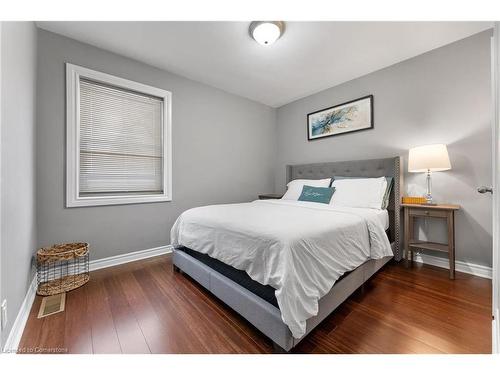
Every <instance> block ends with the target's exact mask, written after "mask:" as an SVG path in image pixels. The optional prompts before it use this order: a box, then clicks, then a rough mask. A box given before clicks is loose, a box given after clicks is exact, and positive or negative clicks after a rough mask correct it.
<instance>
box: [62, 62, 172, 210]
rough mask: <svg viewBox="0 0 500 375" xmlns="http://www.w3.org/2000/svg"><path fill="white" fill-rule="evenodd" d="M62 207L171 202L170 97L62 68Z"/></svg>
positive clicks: (70, 67)
mask: <svg viewBox="0 0 500 375" xmlns="http://www.w3.org/2000/svg"><path fill="white" fill-rule="evenodd" d="M66 88H67V99H66V100H67V161H66V162H67V178H66V206H67V207H79V206H100V205H111V204H127V203H144V202H163V201H170V200H172V147H171V144H172V137H171V120H170V119H171V94H170V92H168V91H165V90H161V89H158V88H155V87H151V86H146V85H143V84H140V83H137V82H133V81H129V80H126V79H122V78H118V77H114V76H111V75H108V74H104V73H100V72H96V71H93V70H90V69H86V68H82V67H79V66H76V65H72V64H66Z"/></svg>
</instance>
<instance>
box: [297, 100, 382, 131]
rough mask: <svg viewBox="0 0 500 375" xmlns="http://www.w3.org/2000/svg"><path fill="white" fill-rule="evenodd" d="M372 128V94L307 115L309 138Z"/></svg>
mask: <svg viewBox="0 0 500 375" xmlns="http://www.w3.org/2000/svg"><path fill="white" fill-rule="evenodd" d="M371 128H373V95H369V96H365V97H363V98H359V99H355V100H351V101H349V102H346V103H342V104H338V105H336V106H333V107H330V108H326V109H322V110H319V111H316V112H312V113H309V114H308V115H307V137H308V139H309V140H312V139H317V138H323V137H330V136H332V135H338V134H343V133H350V132H354V131H359V130H365V129H371Z"/></svg>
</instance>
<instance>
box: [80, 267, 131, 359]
mask: <svg viewBox="0 0 500 375" xmlns="http://www.w3.org/2000/svg"><path fill="white" fill-rule="evenodd" d="M96 276H97V277H96V278H95V279H93V278H92V277H91V280H90V281H89V282H88V283H87V284H86V285H84V286H83V287H82V288H87V289H88V305H87V314H88V315H89V321H90V322H91V329H92V348H93V350H94V353H97V354H116V353H121V352H122V350H121V346H120V341H119V339H118V335H117V333H116V328H115V324H114V321H113V316H112V312H111V308H110V306H109V302H108V296H107V293H106V289H105V288H104V285H103V281H102V278H101V277H99V276H98V275H96Z"/></svg>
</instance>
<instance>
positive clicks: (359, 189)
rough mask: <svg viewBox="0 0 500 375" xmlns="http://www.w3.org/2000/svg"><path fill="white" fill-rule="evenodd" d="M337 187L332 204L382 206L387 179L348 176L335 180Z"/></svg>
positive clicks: (367, 206)
mask: <svg viewBox="0 0 500 375" xmlns="http://www.w3.org/2000/svg"><path fill="white" fill-rule="evenodd" d="M332 187H334V188H335V193H333V197H332V200H331V201H330V204H331V205H334V206H342V207H362V208H378V209H379V210H380V209H381V208H382V205H383V203H384V195H385V190H386V189H387V180H386V178H385V177H379V178H346V179H340V180H333V183H332Z"/></svg>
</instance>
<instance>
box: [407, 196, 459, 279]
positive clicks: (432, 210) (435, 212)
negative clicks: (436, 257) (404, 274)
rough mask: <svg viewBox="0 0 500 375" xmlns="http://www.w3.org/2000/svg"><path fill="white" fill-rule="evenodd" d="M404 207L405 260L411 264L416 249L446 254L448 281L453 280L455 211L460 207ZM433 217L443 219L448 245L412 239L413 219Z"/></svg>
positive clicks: (444, 205) (445, 205)
mask: <svg viewBox="0 0 500 375" xmlns="http://www.w3.org/2000/svg"><path fill="white" fill-rule="evenodd" d="M401 206H402V207H404V218H405V219H404V231H405V234H404V247H405V251H406V260H407V261H408V258H409V260H410V261H411V262H412V263H413V252H414V251H415V250H417V249H423V250H433V251H440V252H445V253H448V259H449V262H450V279H454V278H455V211H457V210H459V209H460V206H457V205H455V204H438V205H436V206H430V205H429V206H427V205H421V204H402V205H401ZM419 217H420V218H422V217H434V218H440V219H444V220H445V221H446V225H447V227H448V230H447V231H448V243H447V244H442V243H437V242H428V241H419V240H416V239H415V238H414V233H413V231H414V220H415V218H419Z"/></svg>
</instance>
